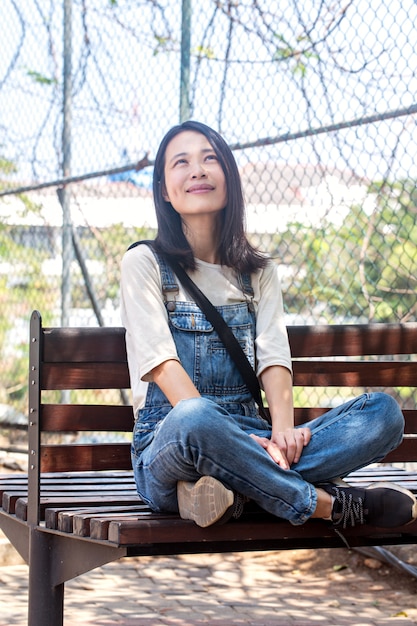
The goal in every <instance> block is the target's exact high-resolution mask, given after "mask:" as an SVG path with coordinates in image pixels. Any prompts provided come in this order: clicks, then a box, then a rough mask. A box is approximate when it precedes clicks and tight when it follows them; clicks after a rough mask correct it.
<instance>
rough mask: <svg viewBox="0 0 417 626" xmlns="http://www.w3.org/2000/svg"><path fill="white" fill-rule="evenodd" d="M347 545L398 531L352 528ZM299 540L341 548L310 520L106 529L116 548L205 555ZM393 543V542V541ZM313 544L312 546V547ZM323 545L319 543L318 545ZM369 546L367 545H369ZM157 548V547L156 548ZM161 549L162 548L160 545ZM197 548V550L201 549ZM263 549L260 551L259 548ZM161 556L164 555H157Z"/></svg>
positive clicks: (174, 521) (140, 523) (125, 523)
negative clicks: (166, 547)
mask: <svg viewBox="0 0 417 626" xmlns="http://www.w3.org/2000/svg"><path fill="white" fill-rule="evenodd" d="M404 532H406V533H407V532H409V533H413V534H415V533H416V532H417V522H414V523H413V524H410V525H408V526H406V527H404ZM343 535H344V536H345V537H346V539H347V540H348V542H349V544H350V545H355V543H354V541H353V538H354V537H368V538H369V541H371V545H372V543H375V544H380V543H381V539H383V540H384V542H385V543H386V544H389V543H390V537H391V538H393V537H398V528H395V529H384V530H382V529H378V528H376V527H372V526H370V525H364V526H355V527H354V528H348V529H346V531H345V530H344V531H343ZM300 539H301V542H300V545H302V540H304V541H307V543H306V547H307V546H308V545H310V546H311V545H312V540H314V539H315V540H317V541H318V542H323V541H324V540H325V539H327V540H328V541H329V542H330V545H332V544H333V545H338V546H339V547H340V545H341V543H340V542H341V540H340V537H339V536H337V534H336V533H335V532H334V530H333V528H332V527H331V524H328V523H326V522H325V521H323V520H310V521H309V522H308V523H307V524H303V525H302V526H293V525H292V524H290V523H289V522H284V521H282V520H278V519H277V518H273V517H272V516H268V515H266V514H261V515H259V516H258V517H257V519H256V518H255V519H254V517H253V516H246V519H245V520H239V521H238V522H236V523H234V522H231V523H229V524H225V525H223V526H210V527H209V528H199V527H198V526H197V525H196V524H194V523H193V522H187V521H186V520H181V519H178V518H165V519H163V518H158V519H153V518H149V519H147V520H118V521H113V522H110V524H109V529H108V540H109V541H110V542H112V543H114V544H115V545H118V546H137V547H140V546H145V545H149V544H151V545H152V544H163V543H166V544H176V547H177V550H178V544H180V545H181V546H182V547H181V550H185V549H186V548H185V544H187V543H190V544H192V543H194V542H195V543H199V544H201V543H202V542H203V543H204V545H205V547H206V549H205V550H204V551H205V552H209V551H211V546H210V544H211V543H214V544H217V545H216V551H223V552H224V551H226V549H225V547H223V550H221V549H220V546H219V543H223V542H225V543H226V545H227V551H229V552H233V551H234V550H235V547H234V542H236V544H238V542H239V541H244V542H245V544H246V548H245V549H246V550H250V549H251V547H250V544H251V543H252V544H253V545H255V543H256V542H259V547H260V546H262V545H263V546H265V547H266V546H268V548H269V549H272V545H271V544H272V542H273V541H274V540H275V541H276V542H277V545H276V547H277V549H278V547H280V548H289V547H291V548H292V547H294V546H297V541H298V540H300ZM393 542H394V543H395V541H393ZM313 545H314V544H313ZM320 545H322V544H320ZM368 545H369V544H368ZM157 549H158V548H157ZM159 549H160V550H163V547H162V546H160V548H159ZM201 549H202V548H201V545H200V550H201ZM261 549H262V548H261ZM160 553H161V554H163V552H160Z"/></svg>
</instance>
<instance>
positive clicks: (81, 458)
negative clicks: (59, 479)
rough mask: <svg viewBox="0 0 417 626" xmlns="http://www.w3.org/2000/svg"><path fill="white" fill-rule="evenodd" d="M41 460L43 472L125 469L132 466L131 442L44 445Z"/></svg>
mask: <svg viewBox="0 0 417 626" xmlns="http://www.w3.org/2000/svg"><path fill="white" fill-rule="evenodd" d="M40 461H41V471H42V472H54V471H57V472H65V471H75V470H79V471H88V470H106V469H112V470H123V469H130V468H131V467H132V462H131V456H130V444H129V443H103V444H73V445H58V444H55V445H49V446H42V449H41V459H40Z"/></svg>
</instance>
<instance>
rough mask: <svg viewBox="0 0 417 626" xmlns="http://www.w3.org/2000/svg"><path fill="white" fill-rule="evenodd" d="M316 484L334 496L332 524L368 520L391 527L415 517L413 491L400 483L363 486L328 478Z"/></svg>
mask: <svg viewBox="0 0 417 626" xmlns="http://www.w3.org/2000/svg"><path fill="white" fill-rule="evenodd" d="M317 488H319V489H323V490H324V491H326V492H327V493H329V494H330V495H331V496H333V498H334V502H333V510H332V522H333V525H334V526H335V527H339V528H340V527H341V528H347V527H348V526H351V527H352V526H356V525H358V524H371V525H372V526H378V527H380V528H393V527H395V526H404V525H405V524H410V523H411V522H413V521H414V520H415V519H416V518H417V500H416V498H415V496H414V494H413V493H411V491H408V489H405V488H404V487H401V486H399V485H395V484H391V483H382V482H381V483H375V484H374V485H371V486H370V487H366V488H365V489H363V488H359V487H352V486H350V485H347V484H346V486H344V485H338V484H335V483H331V482H329V483H321V484H318V485H317Z"/></svg>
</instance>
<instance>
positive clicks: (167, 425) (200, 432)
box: [133, 398, 316, 524]
mask: <svg viewBox="0 0 417 626" xmlns="http://www.w3.org/2000/svg"><path fill="white" fill-rule="evenodd" d="M254 421H255V422H258V423H259V421H258V420H256V418H254ZM133 466H134V471H135V478H136V483H137V487H138V492H139V494H140V496H141V497H142V498H143V499H144V500H145V501H146V502H148V503H149V505H150V506H151V508H152V509H153V510H156V511H175V512H177V511H178V504H177V494H176V487H177V481H179V480H186V481H196V480H198V479H199V478H200V477H201V476H204V475H208V476H213V477H215V478H217V479H218V480H220V481H221V482H222V483H223V484H225V485H226V486H228V487H229V488H230V489H233V490H234V491H236V492H238V493H241V494H243V495H246V496H248V497H249V498H250V499H251V500H253V501H255V502H256V503H258V504H259V505H260V506H261V507H262V508H264V509H265V510H267V511H269V512H271V513H272V514H274V515H276V516H278V517H283V518H286V519H289V520H291V521H292V522H293V523H295V524H301V523H303V522H305V521H306V520H307V519H308V518H309V517H310V516H311V514H312V513H313V511H314V510H315V508H316V493H315V489H314V488H313V486H312V485H310V484H309V483H307V482H306V481H305V480H303V479H302V478H301V476H300V475H299V474H298V473H297V472H294V471H291V470H289V471H285V470H282V469H281V468H280V467H279V466H278V465H277V464H276V463H275V462H274V461H273V460H272V459H271V457H270V456H269V455H268V454H267V453H266V452H265V450H264V449H263V448H262V447H261V446H260V445H259V444H258V443H257V442H256V441H255V440H254V439H252V438H251V437H250V436H249V434H248V433H247V432H245V430H243V428H242V427H241V426H240V425H239V423H238V421H237V419H234V417H233V416H231V415H230V414H229V413H227V412H226V411H225V410H224V409H222V407H221V406H219V405H218V404H216V403H215V402H213V401H211V400H208V399H205V398H192V399H189V400H182V401H181V402H179V403H178V404H177V405H176V406H175V407H174V408H173V409H172V410H171V411H170V412H169V413H168V415H167V416H166V417H165V419H164V420H163V421H162V422H161V424H160V426H159V427H158V428H157V430H156V432H155V436H154V439H153V441H152V442H151V443H150V444H149V446H148V447H147V448H146V449H145V450H144V451H143V452H142V453H141V454H140V455H139V456H138V457H137V458H135V456H133Z"/></svg>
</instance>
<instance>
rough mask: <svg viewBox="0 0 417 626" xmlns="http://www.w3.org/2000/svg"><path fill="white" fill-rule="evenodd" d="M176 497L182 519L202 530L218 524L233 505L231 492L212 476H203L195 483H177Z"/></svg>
mask: <svg viewBox="0 0 417 626" xmlns="http://www.w3.org/2000/svg"><path fill="white" fill-rule="evenodd" d="M177 497H178V509H179V512H180V516H181V517H182V519H190V520H193V522H195V523H196V524H197V525H198V526H201V527H202V528H206V527H207V526H211V525H212V524H215V523H216V522H218V521H219V520H220V519H221V518H222V517H223V516H224V514H225V513H226V511H227V510H228V509H229V508H230V507H232V506H233V503H234V493H233V491H231V490H230V489H227V487H225V486H224V485H223V484H222V483H221V482H220V481H218V480H216V478H213V477H212V476H203V477H202V478H200V479H199V480H198V481H197V482H196V483H189V482H185V481H180V482H178V484H177Z"/></svg>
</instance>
